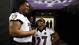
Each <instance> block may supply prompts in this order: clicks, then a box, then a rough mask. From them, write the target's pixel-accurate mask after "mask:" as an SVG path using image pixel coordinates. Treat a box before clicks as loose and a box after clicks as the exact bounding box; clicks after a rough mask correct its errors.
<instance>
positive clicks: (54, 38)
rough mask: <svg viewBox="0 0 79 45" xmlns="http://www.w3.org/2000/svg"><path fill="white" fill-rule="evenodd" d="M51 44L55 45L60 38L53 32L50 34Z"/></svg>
mask: <svg viewBox="0 0 79 45" xmlns="http://www.w3.org/2000/svg"><path fill="white" fill-rule="evenodd" d="M52 38H53V39H52V43H53V45H55V43H56V42H57V41H58V40H60V37H59V35H58V33H57V32H55V33H53V34H52Z"/></svg>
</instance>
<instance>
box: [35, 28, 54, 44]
mask: <svg viewBox="0 0 79 45" xmlns="http://www.w3.org/2000/svg"><path fill="white" fill-rule="evenodd" d="M53 33H54V30H53V29H50V28H46V29H44V30H43V31H42V32H40V31H39V30H37V32H36V34H35V40H36V43H35V45H52V42H51V34H53Z"/></svg>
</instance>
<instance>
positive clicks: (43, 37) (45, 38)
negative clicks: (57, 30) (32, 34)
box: [37, 36, 47, 45]
mask: <svg viewBox="0 0 79 45" xmlns="http://www.w3.org/2000/svg"><path fill="white" fill-rule="evenodd" d="M42 39H44V42H43V45H46V40H47V36H42ZM37 40H38V42H37V45H39V43H40V41H41V39H40V37H37Z"/></svg>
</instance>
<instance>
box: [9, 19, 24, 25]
mask: <svg viewBox="0 0 79 45" xmlns="http://www.w3.org/2000/svg"><path fill="white" fill-rule="evenodd" d="M10 21H19V22H20V23H21V24H23V22H22V21H21V20H20V19H17V20H10Z"/></svg>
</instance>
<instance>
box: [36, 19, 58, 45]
mask: <svg viewBox="0 0 79 45" xmlns="http://www.w3.org/2000/svg"><path fill="white" fill-rule="evenodd" d="M36 30H37V31H36V33H35V40H36V42H35V45H52V44H53V45H55V42H56V41H57V40H59V36H58V34H57V33H56V32H55V31H54V29H52V28H48V27H46V26H45V20H44V19H43V18H41V19H39V20H38V21H37V29H36Z"/></svg>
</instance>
